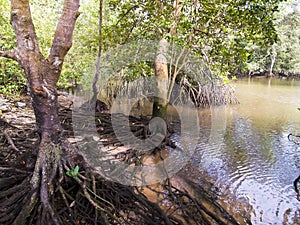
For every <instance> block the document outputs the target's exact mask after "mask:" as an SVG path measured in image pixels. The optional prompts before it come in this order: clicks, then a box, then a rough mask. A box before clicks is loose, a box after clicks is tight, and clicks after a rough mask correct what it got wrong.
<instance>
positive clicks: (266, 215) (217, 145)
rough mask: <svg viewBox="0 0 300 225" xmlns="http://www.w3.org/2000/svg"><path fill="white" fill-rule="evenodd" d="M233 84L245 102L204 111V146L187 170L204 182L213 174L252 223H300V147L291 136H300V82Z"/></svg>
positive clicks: (229, 204) (223, 195)
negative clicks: (299, 185)
mask: <svg viewBox="0 0 300 225" xmlns="http://www.w3.org/2000/svg"><path fill="white" fill-rule="evenodd" d="M234 85H235V86H236V94H237V97H238V98H239V100H240V103H241V104H240V105H235V106H226V107H214V108H211V109H209V110H202V111H199V120H200V138H199V144H198V146H197V149H196V152H195V154H194V156H193V158H192V161H191V165H190V166H188V167H187V168H186V169H185V171H183V173H184V174H185V175H186V176H189V177H192V178H193V179H194V180H195V181H197V179H198V178H199V183H200V182H201V179H200V176H201V174H205V176H208V177H209V179H211V181H213V182H214V185H215V186H216V187H217V188H218V190H219V198H220V200H222V201H223V202H224V203H225V204H226V208H227V210H229V211H230V212H231V213H232V214H235V215H237V216H238V215H239V214H247V215H248V216H249V217H250V220H251V222H252V224H262V225H264V224H300V201H298V200H297V198H296V193H295V191H294V187H293V181H294V179H295V178H297V177H298V176H299V175H300V146H297V145H295V144H294V143H291V142H289V141H288V138H287V136H288V134H289V133H294V134H300V112H299V111H298V110H297V107H300V81H295V80H294V81H288V80H276V79H273V80H268V79H263V78H261V79H251V80H248V79H246V80H239V81H237V82H236V83H234ZM243 207H244V208H243ZM245 211H246V212H245Z"/></svg>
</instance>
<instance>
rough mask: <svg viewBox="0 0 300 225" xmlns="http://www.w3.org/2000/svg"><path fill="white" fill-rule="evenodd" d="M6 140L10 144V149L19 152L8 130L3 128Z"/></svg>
mask: <svg viewBox="0 0 300 225" xmlns="http://www.w3.org/2000/svg"><path fill="white" fill-rule="evenodd" d="M3 134H4V136H5V138H6V140H7V141H8V143H9V144H10V145H11V147H12V149H13V150H15V152H16V153H20V150H19V149H18V148H17V147H16V146H15V144H14V142H13V140H12V139H11V137H10V136H9V134H8V132H7V131H6V130H5V131H4V132H3Z"/></svg>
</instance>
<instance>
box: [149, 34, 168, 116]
mask: <svg viewBox="0 0 300 225" xmlns="http://www.w3.org/2000/svg"><path fill="white" fill-rule="evenodd" d="M167 52H168V42H167V41H166V40H165V39H161V40H160V41H159V44H158V52H157V55H156V57H155V61H154V68H155V78H156V83H157V89H156V96H155V98H154V103H153V113H152V117H161V118H162V119H166V116H167V107H168V99H167V98H168V97H167V93H168V64H167V58H166V54H167Z"/></svg>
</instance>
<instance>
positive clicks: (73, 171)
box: [66, 165, 79, 178]
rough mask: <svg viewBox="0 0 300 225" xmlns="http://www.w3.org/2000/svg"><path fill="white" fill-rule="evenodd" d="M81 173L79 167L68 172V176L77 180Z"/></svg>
mask: <svg viewBox="0 0 300 225" xmlns="http://www.w3.org/2000/svg"><path fill="white" fill-rule="evenodd" d="M78 172H79V166H78V165H77V166H76V167H75V168H74V169H71V170H69V171H67V172H66V174H67V176H69V177H73V178H77V177H78Z"/></svg>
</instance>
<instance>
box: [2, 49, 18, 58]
mask: <svg viewBox="0 0 300 225" xmlns="http://www.w3.org/2000/svg"><path fill="white" fill-rule="evenodd" d="M0 56H2V57H5V58H8V59H13V60H17V54H16V51H15V50H4V51H0Z"/></svg>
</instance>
